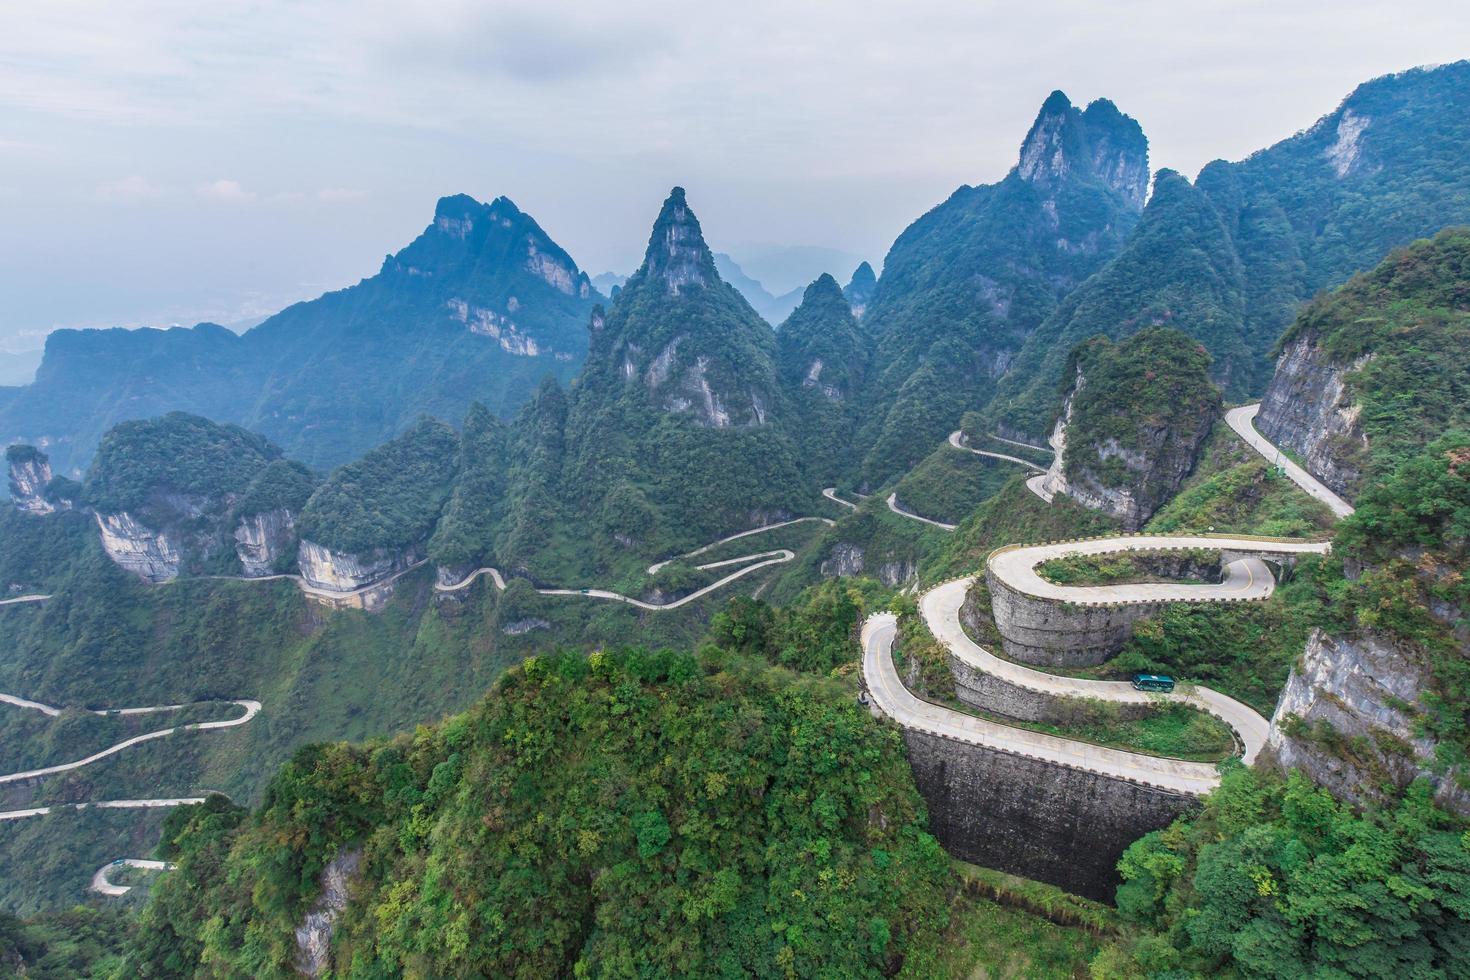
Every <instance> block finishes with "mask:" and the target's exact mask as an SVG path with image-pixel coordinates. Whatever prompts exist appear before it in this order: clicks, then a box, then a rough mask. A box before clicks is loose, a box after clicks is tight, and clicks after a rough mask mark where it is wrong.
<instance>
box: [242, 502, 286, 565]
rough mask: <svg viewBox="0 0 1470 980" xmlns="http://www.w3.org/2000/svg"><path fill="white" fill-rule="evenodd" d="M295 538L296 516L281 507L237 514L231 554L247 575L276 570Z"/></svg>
mask: <svg viewBox="0 0 1470 980" xmlns="http://www.w3.org/2000/svg"><path fill="white" fill-rule="evenodd" d="M295 541H296V516H295V515H294V514H292V513H291V511H290V510H288V509H286V508H284V507H280V508H277V509H275V510H268V511H264V512H263V513H259V514H250V515H248V516H244V517H241V518H240V523H239V524H238V525H236V527H235V554H236V555H238V556H239V558H240V566H241V568H243V569H244V570H245V574H246V576H248V577H250V578H260V577H262V576H266V575H274V574H276V573H277V572H278V571H280V570H281V565H282V564H283V562H284V559H285V558H286V557H287V555H288V554H289V553H290V549H291V546H292V545H293V544H294V543H295Z"/></svg>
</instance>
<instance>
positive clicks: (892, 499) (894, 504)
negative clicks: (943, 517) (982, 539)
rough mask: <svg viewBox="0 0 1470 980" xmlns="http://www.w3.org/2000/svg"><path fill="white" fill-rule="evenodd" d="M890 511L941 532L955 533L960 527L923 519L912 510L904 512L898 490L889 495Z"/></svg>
mask: <svg viewBox="0 0 1470 980" xmlns="http://www.w3.org/2000/svg"><path fill="white" fill-rule="evenodd" d="M888 509H889V510H891V511H893V512H894V513H895V514H897V515H898V516H899V517H907V518H908V519H909V520H911V521H922V522H923V523H925V524H928V525H930V526H931V527H937V528H939V529H940V530H941V531H953V530H954V529H955V528H956V527H958V525H956V524H946V523H944V522H943V521H936V520H934V519H933V518H931V517H923V516H921V515H919V514H915V513H914V512H913V511H911V510H904V509H903V508H902V507H900V506H899V505H898V491H896V490H895V491H894V492H893V493H890V494H889V495H888Z"/></svg>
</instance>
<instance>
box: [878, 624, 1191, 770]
mask: <svg viewBox="0 0 1470 980" xmlns="http://www.w3.org/2000/svg"><path fill="white" fill-rule="evenodd" d="M897 634H898V620H897V617H895V616H894V615H893V614H892V613H877V614H875V615H873V616H869V617H868V619H867V621H866V622H865V623H864V624H863V631H862V644H863V680H864V682H865V683H866V684H867V688H868V693H869V694H870V695H871V696H872V700H873V704H874V705H876V706H877V708H878V710H879V711H881V712H882V713H883V714H885V715H887V716H888V717H890V718H892V719H893V720H894V721H896V722H897V723H898V724H899V725H901V726H903V727H904V728H911V729H914V730H916V731H922V732H928V733H930V734H933V735H941V736H946V737H949V738H954V739H958V740H959V741H962V742H968V743H970V744H971V745H978V746H982V747H985V748H992V749H997V750H1000V751H1002V752H1010V753H1012V754H1015V755H1022V756H1027V757H1030V758H1033V759H1040V760H1042V761H1044V762H1052V763H1058V764H1061V765H1066V766H1073V767H1076V768H1079V769H1086V770H1088V771H1091V772H1098V773H1102V774H1104V775H1108V776H1116V777H1121V778H1124V779H1130V780H1134V781H1136V782H1141V783H1148V784H1150V785H1153V786H1159V787H1162V788H1164V789H1170V790H1174V791H1176V792H1181V793H1189V794H1191V795H1203V794H1204V793H1208V792H1209V791H1210V790H1212V789H1214V788H1215V787H1216V786H1217V785H1219V782H1220V775H1219V772H1218V771H1217V770H1216V768H1215V766H1213V765H1210V764H1208V763H1203V762H1185V761H1183V760H1180V759H1163V758H1159V757H1157V756H1151V755H1142V754H1140V753H1137V752H1127V751H1124V750H1122V749H1110V748H1105V747H1103V746H1100V745H1093V744H1091V743H1089V742H1078V741H1075V740H1073V739H1067V738H1059V737H1057V736H1055V735H1047V734H1044V733H1042V732H1032V731H1027V730H1026V729H1023V728H1013V727H1012V726H1010V725H1002V724H1000V723H999V722H993V721H989V720H987V719H984V718H977V717H975V716H973V715H967V714H964V713H963V712H959V711H955V710H953V709H952V708H946V707H943V706H941V705H937V704H932V703H930V702H928V701H924V700H921V699H919V698H917V697H915V696H914V694H913V693H912V692H911V691H909V689H908V688H907V687H905V686H904V684H903V680H902V679H901V678H900V677H899V676H898V670H897V669H896V668H895V667H894V665H893V641H894V639H895V637H896V636H897Z"/></svg>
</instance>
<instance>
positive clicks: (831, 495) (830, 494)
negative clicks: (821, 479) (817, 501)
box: [822, 487, 858, 510]
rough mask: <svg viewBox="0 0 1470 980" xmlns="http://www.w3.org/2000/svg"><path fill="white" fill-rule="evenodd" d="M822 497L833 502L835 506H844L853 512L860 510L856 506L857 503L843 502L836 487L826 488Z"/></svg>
mask: <svg viewBox="0 0 1470 980" xmlns="http://www.w3.org/2000/svg"><path fill="white" fill-rule="evenodd" d="M822 496H824V497H826V498H827V499H828V500H830V501H832V502H833V503H834V504H841V505H842V506H844V507H850V508H852V509H853V510H857V509H858V505H857V504H855V503H853V502H852V501H851V500H843V499H842V498H841V497H839V496H837V488H836V487H825V488H823V490H822Z"/></svg>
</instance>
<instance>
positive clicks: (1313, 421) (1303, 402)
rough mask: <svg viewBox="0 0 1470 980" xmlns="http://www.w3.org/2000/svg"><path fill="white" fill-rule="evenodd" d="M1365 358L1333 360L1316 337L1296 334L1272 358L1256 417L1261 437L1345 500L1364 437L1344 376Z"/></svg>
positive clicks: (1357, 474)
mask: <svg viewBox="0 0 1470 980" xmlns="http://www.w3.org/2000/svg"><path fill="white" fill-rule="evenodd" d="M1371 359H1372V355H1371V354H1364V355H1361V356H1359V357H1356V358H1353V359H1351V360H1347V361H1343V360H1338V359H1334V358H1332V357H1330V356H1329V355H1328V354H1327V352H1326V351H1325V350H1324V349H1323V347H1322V344H1321V338H1320V337H1319V335H1318V334H1316V333H1315V332H1310V333H1308V332H1304V333H1301V334H1298V335H1297V336H1296V337H1295V338H1293V339H1292V340H1291V341H1290V342H1289V343H1288V344H1287V345H1286V347H1285V349H1283V350H1282V352H1281V356H1280V358H1278V359H1277V362H1276V374H1275V375H1274V376H1273V377H1272V378H1271V384H1270V385H1269V386H1267V388H1266V394H1265V397H1263V398H1262V399H1261V411H1260V413H1259V414H1258V415H1257V416H1256V428H1257V429H1259V430H1260V432H1261V434H1262V435H1263V436H1265V437H1266V438H1267V439H1269V440H1270V441H1271V442H1272V443H1274V444H1276V445H1278V446H1284V447H1285V448H1287V449H1290V450H1291V451H1293V452H1295V453H1296V454H1297V455H1298V456H1300V457H1301V458H1302V462H1303V465H1305V466H1306V468H1307V470H1308V471H1309V472H1310V473H1311V474H1312V475H1313V476H1315V477H1316V478H1317V479H1319V480H1321V481H1322V482H1323V483H1325V484H1327V485H1328V486H1329V487H1331V488H1332V489H1333V490H1335V491H1336V492H1338V493H1340V494H1342V495H1343V496H1345V497H1348V498H1349V499H1351V498H1352V497H1353V496H1354V495H1355V494H1356V493H1357V490H1358V487H1359V484H1360V481H1361V479H1362V471H1363V466H1364V463H1365V457H1366V454H1367V451H1368V438H1367V436H1366V435H1365V434H1364V433H1363V427H1362V424H1361V422H1360V418H1361V415H1362V410H1363V406H1362V405H1361V404H1358V403H1357V402H1356V401H1355V399H1354V396H1353V394H1352V393H1351V392H1350V390H1349V388H1348V376H1349V375H1350V374H1352V373H1353V372H1354V371H1358V370H1361V369H1362V368H1363V367H1364V366H1365V365H1366V364H1367V363H1368V362H1369V361H1370V360H1371Z"/></svg>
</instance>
